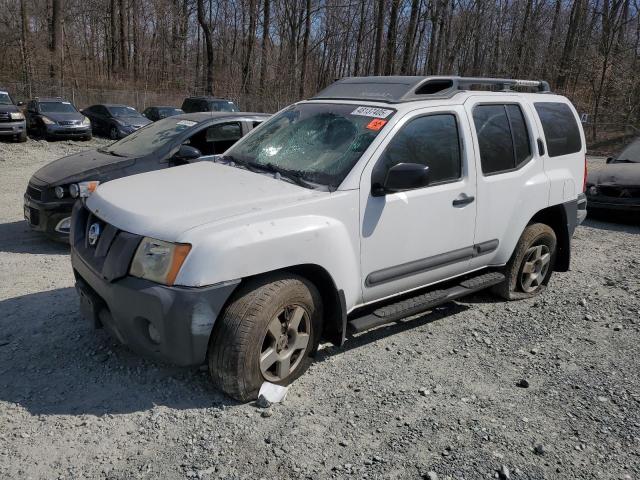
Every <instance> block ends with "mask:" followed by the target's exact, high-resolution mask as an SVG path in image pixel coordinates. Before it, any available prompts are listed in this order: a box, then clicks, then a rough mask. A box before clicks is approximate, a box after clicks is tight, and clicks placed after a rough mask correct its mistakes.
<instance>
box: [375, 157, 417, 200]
mask: <svg viewBox="0 0 640 480" xmlns="http://www.w3.org/2000/svg"><path fill="white" fill-rule="evenodd" d="M427 185H429V167H428V166H426V165H422V164H420V163H398V164H397V165H394V166H393V167H391V168H390V169H389V171H388V172H387V176H386V177H385V179H384V182H383V183H382V184H380V183H374V184H373V185H372V187H371V194H372V195H373V196H374V197H379V196H382V195H386V194H387V193H396V192H403V191H405V190H413V189H416V188H422V187H426V186H427Z"/></svg>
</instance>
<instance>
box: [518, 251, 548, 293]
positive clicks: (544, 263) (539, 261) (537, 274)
mask: <svg viewBox="0 0 640 480" xmlns="http://www.w3.org/2000/svg"><path fill="white" fill-rule="evenodd" d="M550 262H551V252H550V251H549V247H547V246H546V245H534V246H533V247H530V248H529V249H528V250H527V251H526V253H525V255H524V261H523V265H522V270H521V273H520V287H522V291H523V292H525V293H531V292H533V291H535V290H536V289H538V288H539V287H540V285H542V282H543V281H544V279H545V278H546V276H547V272H548V271H549V264H550Z"/></svg>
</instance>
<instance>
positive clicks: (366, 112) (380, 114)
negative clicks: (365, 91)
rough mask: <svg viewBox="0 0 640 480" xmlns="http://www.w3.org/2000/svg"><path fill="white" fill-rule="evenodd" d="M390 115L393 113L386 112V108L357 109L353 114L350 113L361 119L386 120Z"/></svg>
mask: <svg viewBox="0 0 640 480" xmlns="http://www.w3.org/2000/svg"><path fill="white" fill-rule="evenodd" d="M392 113H393V110H387V109H386V108H376V107H358V108H356V109H355V110H354V111H353V112H351V115H360V116H362V117H377V118H387V117H388V116H389V115H391V114H392Z"/></svg>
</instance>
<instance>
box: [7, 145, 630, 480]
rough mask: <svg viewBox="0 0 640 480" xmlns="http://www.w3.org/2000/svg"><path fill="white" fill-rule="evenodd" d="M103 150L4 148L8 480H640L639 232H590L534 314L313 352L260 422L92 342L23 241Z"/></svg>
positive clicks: (452, 312)
mask: <svg viewBox="0 0 640 480" xmlns="http://www.w3.org/2000/svg"><path fill="white" fill-rule="evenodd" d="M104 143H106V141H103V140H95V141H93V142H88V143H75V142H56V143H47V142H36V141H32V140H29V142H28V143H27V144H22V145H20V144H8V143H0V171H1V176H0V478H2V479H4V478H12V479H13V478H20V479H25V478H34V479H35V478H46V479H51V478H111V479H130V478H204V479H209V478H229V479H236V478H238V479H240V478H242V479H258V478H265V479H267V478H282V479H288V478H318V479H320V478H345V477H353V478H385V479H386V478H398V479H400V478H429V479H434V478H439V479H446V478H451V479H462V478H465V479H476V478H478V479H480V478H502V479H506V478H512V479H542V478H548V479H552V478H554V479H555V478H558V479H638V478H640V458H639V455H640V369H639V368H638V358H640V343H639V341H638V340H639V339H640V299H639V297H638V293H639V292H640V273H639V271H640V253H639V252H640V228H639V227H637V226H633V225H620V224H612V223H605V222H602V221H594V220H587V222H586V224H585V225H583V226H582V227H580V228H579V229H578V230H577V232H576V235H575V240H574V260H573V266H572V270H571V272H569V273H565V274H556V275H554V277H553V279H552V281H551V284H550V289H549V290H548V291H547V292H545V293H544V295H542V296H540V297H538V298H536V299H531V300H526V301H520V302H512V303H503V302H499V301H496V300H495V299H494V298H493V297H491V296H490V295H488V294H482V295H477V296H474V297H472V298H468V299H465V300H464V301H460V302H456V303H451V304H448V305H446V306H444V307H442V308H439V309H437V310H436V311H434V312H432V313H429V314H427V315H422V316H420V317H418V318H416V319H414V320H412V321H408V322H404V323H399V324H396V325H393V326H390V327H387V328H381V329H378V330H376V331H374V332H370V333H368V334H364V335H361V336H358V337H357V338H353V339H351V340H350V341H349V342H348V343H347V344H346V345H345V347H344V348H342V349H335V348H330V347H327V348H324V349H322V350H321V352H320V353H319V355H318V359H317V361H316V362H315V363H314V364H313V365H312V367H311V368H310V370H309V371H308V372H307V374H306V375H304V376H303V377H302V378H301V379H300V380H298V381H297V382H296V383H295V384H294V385H292V387H291V388H290V391H289V396H288V398H287V400H286V402H285V403H284V404H281V405H275V406H273V407H271V408H270V409H267V410H263V409H259V408H257V407H256V405H255V404H238V403H236V402H233V401H231V400H229V399H228V398H226V397H224V396H223V395H222V394H220V393H219V392H217V391H215V390H214V389H213V388H212V387H211V386H210V383H209V381H208V378H207V373H206V372H204V371H202V370H200V369H179V368H175V367H171V366H169V365H164V364H160V363H155V362H151V361H148V360H144V359H141V358H138V357H137V356H135V355H133V354H132V353H130V352H128V351H127V349H126V348H124V347H120V346H118V345H116V344H114V343H113V342H112V341H111V340H110V339H109V337H108V336H107V335H106V334H105V333H104V332H103V331H94V330H92V329H91V327H90V326H89V325H88V324H87V323H86V322H85V321H84V320H83V319H81V318H80V315H79V312H78V306H77V299H76V295H75V292H74V290H73V288H72V286H73V279H72V274H71V269H70V263H69V258H68V249H67V248H65V247H64V246H61V245H57V244H52V243H50V242H48V241H47V240H45V239H44V238H42V237H41V236H40V235H36V234H34V233H32V232H30V231H29V229H28V228H27V226H26V224H25V223H24V222H23V221H22V219H21V217H22V194H23V191H24V188H25V186H26V183H27V181H28V178H29V176H30V175H31V174H32V173H33V172H34V171H35V170H36V169H37V168H39V167H40V166H41V165H43V164H44V163H46V162H48V161H50V160H53V159H55V158H58V157H60V156H62V155H64V154H67V153H70V152H73V151H77V150H80V149H84V148H90V147H95V146H97V145H100V144H104ZM592 163H593V164H594V166H597V165H598V164H601V160H598V159H596V160H593V162H592ZM518 385H519V386H518ZM527 385H528V387H527V388H524V387H525V386H527Z"/></svg>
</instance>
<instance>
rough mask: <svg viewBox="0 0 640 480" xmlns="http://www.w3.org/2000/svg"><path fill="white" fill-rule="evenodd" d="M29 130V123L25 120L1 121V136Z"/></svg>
mask: <svg viewBox="0 0 640 480" xmlns="http://www.w3.org/2000/svg"><path fill="white" fill-rule="evenodd" d="M26 131H27V124H26V122H25V121H24V120H18V121H15V122H0V136H3V137H4V136H14V135H20V134H21V133H23V132H26Z"/></svg>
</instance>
